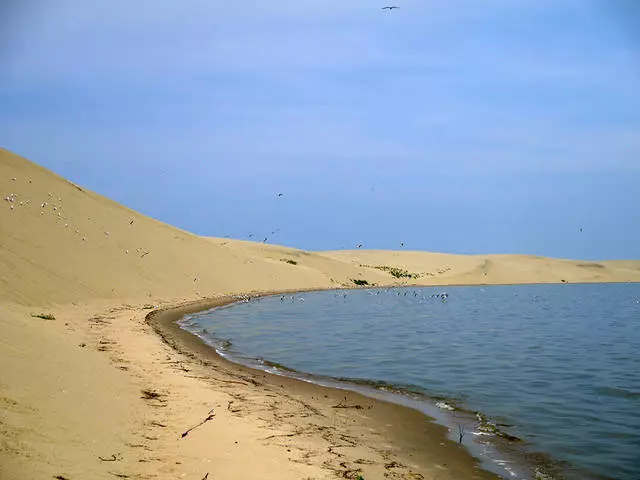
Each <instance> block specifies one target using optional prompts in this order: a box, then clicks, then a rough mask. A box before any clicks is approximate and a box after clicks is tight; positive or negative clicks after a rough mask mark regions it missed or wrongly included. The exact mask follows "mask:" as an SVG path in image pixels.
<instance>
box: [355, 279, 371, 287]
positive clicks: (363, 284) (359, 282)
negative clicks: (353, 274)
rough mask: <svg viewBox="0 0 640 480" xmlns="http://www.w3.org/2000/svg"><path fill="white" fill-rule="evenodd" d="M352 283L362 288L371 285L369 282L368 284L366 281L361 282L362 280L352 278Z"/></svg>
mask: <svg viewBox="0 0 640 480" xmlns="http://www.w3.org/2000/svg"><path fill="white" fill-rule="evenodd" d="M351 281H352V282H353V283H355V284H356V285H358V286H360V287H363V286H365V285H369V282H367V281H366V280H360V279H357V278H352V279H351Z"/></svg>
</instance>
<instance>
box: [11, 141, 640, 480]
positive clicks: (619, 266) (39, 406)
mask: <svg viewBox="0 0 640 480" xmlns="http://www.w3.org/2000/svg"><path fill="white" fill-rule="evenodd" d="M354 280H357V281H358V282H360V283H364V282H366V284H368V285H378V286H385V285H403V284H415V285H449V284H491V283H541V282H558V283H559V282H562V281H568V282H602V281H608V282H614V281H615V282H622V281H640V262H638V261H611V262H582V261H570V260H557V259H548V258H539V257H531V256H525V255H480V256H464V255H447V254H440V253H427V252H409V251H402V252H390V251H370V250H355V251H339V252H307V251H303V250H298V249H295V248H288V247H281V246H276V245H266V244H261V243H252V242H245V241H240V240H233V239H220V238H205V237H202V236H198V235H194V234H192V233H189V232H186V231H184V230H180V229H178V228H175V227H172V226H170V225H167V224H164V223H162V222H160V221H157V220H154V219H152V218H150V217H148V216H145V215H142V214H140V213H138V212H135V211H133V210H130V209H128V208H126V207H124V206H122V205H119V204H117V203H115V202H113V201H111V200H109V199H108V198H105V197H103V196H101V195H99V194H97V193H94V192H91V191H89V190H86V189H85V188H83V187H82V186H79V185H75V184H74V183H72V182H70V181H68V180H65V179H64V178H62V177H60V176H58V175H56V174H54V173H52V172H50V171H48V170H46V169H44V168H42V167H40V166H38V165H36V164H34V163H32V162H30V161H28V160H26V159H24V158H22V157H20V156H18V155H15V154H13V153H11V152H9V151H7V150H2V149H0V364H1V365H3V368H2V376H1V377H0V477H1V478H3V479H24V478H59V479H68V480H72V479H76V478H96V479H97V478H105V479H112V478H191V479H197V480H200V479H202V478H225V479H230V480H234V479H238V480H240V479H243V480H244V479H250V478H261V479H265V480H269V479H273V480H276V479H277V480H283V479H285V480H286V479H291V480H299V479H301V478H336V477H340V478H358V476H362V477H364V478H382V477H383V476H384V477H385V478H386V477H388V476H389V478H425V479H433V478H438V479H440V480H448V479H451V480H453V479H455V478H476V479H489V478H495V476H493V475H491V474H489V473H487V472H484V471H482V470H480V469H479V468H478V465H477V462H476V461H475V460H474V459H472V458H471V457H470V456H469V455H468V454H467V453H466V452H465V451H464V450H462V449H460V448H458V447H457V445H455V444H454V442H452V441H450V440H447V439H446V438H445V433H446V432H445V429H444V428H443V427H440V426H438V425H435V424H433V423H431V422H430V421H429V419H428V418H427V417H425V416H423V415H422V414H419V413H417V412H415V411H411V410H408V409H406V408H404V407H400V406H397V405H393V404H387V403H386V402H381V401H378V400H371V399H367V398H363V397H361V396H358V395H357V394H351V393H348V392H344V391H341V390H332V389H324V388H322V387H317V386H312V385H309V384H306V383H305V382H296V381H294V380H291V379H283V378H280V377H274V378H271V376H267V375H265V374H262V373H261V372H255V371H248V370H246V369H242V368H240V367H238V366H235V365H229V364H228V363H226V362H224V361H223V360H221V359H220V358H218V357H216V356H215V355H212V352H211V349H209V348H207V347H205V346H204V345H203V344H201V343H198V342H197V341H195V340H194V338H192V337H191V336H189V335H188V334H186V332H184V331H182V330H180V329H178V328H173V330H171V328H170V327H171V325H174V324H173V323H172V322H169V323H167V324H166V325H165V327H166V331H165V333H164V334H163V338H164V341H163V340H162V339H161V338H160V336H158V335H157V334H156V332H155V331H154V329H153V328H154V327H152V325H151V323H150V322H149V321H148V320H147V314H149V312H154V315H155V314H156V313H158V314H163V312H162V311H161V308H162V307H175V306H176V305H177V304H185V305H186V306H185V307H184V309H185V310H184V311H192V310H194V309H198V308H205V307H209V306H213V305H215V304H216V303H215V302H224V301H228V296H230V295H237V294H241V293H242V294H246V293H251V292H266V291H284V290H302V289H324V288H338V287H353V286H355V283H354ZM203 298H209V299H210V300H208V301H203V303H198V304H195V305H194V304H193V303H190V302H194V301H196V300H199V299H203ZM211 299H213V300H211ZM181 311H182V310H175V309H174V310H169V311H168V312H164V313H165V314H167V315H174V316H175V315H178V314H179V313H180V312H181ZM171 318H173V319H174V320H175V318H174V317H171ZM174 327H175V325H174ZM345 397H349V398H348V399H347V398H345ZM342 402H346V403H348V404H366V405H367V409H364V407H363V410H362V411H363V412H366V413H362V412H360V411H359V410H355V409H336V408H334V407H335V405H336V404H340V403H342ZM212 411H213V412H215V415H214V417H213V418H212V420H211V421H208V422H207V423H206V424H202V426H201V427H198V428H197V430H194V431H192V433H189V436H188V437H187V438H184V437H183V436H181V434H183V433H184V432H185V431H187V429H188V428H190V427H193V426H194V425H200V424H201V422H202V420H203V419H204V418H208V415H211V412H212Z"/></svg>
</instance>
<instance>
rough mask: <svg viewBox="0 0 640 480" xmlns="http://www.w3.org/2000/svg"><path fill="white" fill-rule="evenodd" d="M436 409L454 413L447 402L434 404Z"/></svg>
mask: <svg viewBox="0 0 640 480" xmlns="http://www.w3.org/2000/svg"><path fill="white" fill-rule="evenodd" d="M436 407H438V408H439V409H440V410H448V411H451V412H452V411H454V410H455V408H454V407H452V406H451V405H449V404H448V403H447V402H442V401H440V402H436Z"/></svg>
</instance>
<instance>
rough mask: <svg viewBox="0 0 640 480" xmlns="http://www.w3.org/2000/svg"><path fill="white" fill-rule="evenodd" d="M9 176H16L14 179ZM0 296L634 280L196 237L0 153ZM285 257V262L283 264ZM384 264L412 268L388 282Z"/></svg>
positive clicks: (571, 270)
mask: <svg viewBox="0 0 640 480" xmlns="http://www.w3.org/2000/svg"><path fill="white" fill-rule="evenodd" d="M14 179H15V180H14ZM0 195H1V197H2V199H3V200H2V203H1V204H0V301H10V302H17V303H20V304H23V305H42V304H47V303H58V304H65V303H70V302H74V301H78V300H89V299H96V298H102V299H110V298H112V299H116V298H118V299H122V298H127V299H144V298H150V299H154V298H155V299H160V298H174V297H183V296H189V295H191V296H194V297H197V296H206V295H212V294H223V293H237V292H247V291H254V290H256V291H257V290H281V289H296V288H336V287H341V286H353V282H352V279H362V280H366V281H367V282H368V283H369V284H377V285H391V284H398V283H412V284H419V285H443V284H466V283H469V284H484V283H486V284H491V283H538V282H561V281H562V280H565V281H569V282H603V281H607V282H612V281H640V267H639V265H640V262H633V261H627V262H599V263H594V262H580V261H569V260H557V259H547V258H540V257H531V256H525V255H482V256H464V255H448V254H438V253H428V252H405V251H402V252H391V251H371V250H355V251H341V252H317V253H315V252H306V251H303V250H297V249H294V248H287V247H280V246H274V245H266V244H261V243H254V242H245V241H240V240H233V239H213V238H204V237H201V236H198V235H194V234H192V233H189V232H186V231H184V230H180V229H178V228H175V227H172V226H170V225H167V224H165V223H162V222H160V221H157V220H154V219H152V218H150V217H147V216H145V215H142V214H140V213H137V212H135V211H133V210H130V209H128V208H126V207H124V206H122V205H119V204H117V203H115V202H113V201H111V200H109V199H108V198H105V197H103V196H101V195H99V194H96V193H94V192H91V191H88V190H86V189H84V188H82V187H80V186H78V185H75V184H73V183H72V182H70V181H67V180H65V179H64V178H62V177H60V176H58V175H56V174H54V173H52V172H50V171H48V170H46V169H44V168H42V167H39V166H37V165H35V164H34V163H32V162H30V161H28V160H26V159H24V158H22V157H19V156H17V155H14V154H12V153H11V152H8V151H7V150H0ZM294 262H295V263H294ZM384 266H386V267H392V268H400V269H404V270H407V271H408V272H412V273H416V274H417V277H415V278H406V277H404V278H403V277H400V278H396V277H394V276H393V275H392V274H390V273H389V271H385V270H381V269H379V268H373V267H384Z"/></svg>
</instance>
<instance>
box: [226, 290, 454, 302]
mask: <svg viewBox="0 0 640 480" xmlns="http://www.w3.org/2000/svg"><path fill="white" fill-rule="evenodd" d="M426 291H427V288H423V289H414V290H410V289H409V288H407V287H386V288H375V289H369V290H367V291H366V292H367V296H369V297H377V296H385V295H386V296H393V297H402V298H405V297H406V298H410V299H413V300H414V301H418V302H420V303H423V302H427V301H429V300H439V301H441V302H443V303H444V302H446V301H447V300H448V298H449V294H448V293H447V292H434V293H431V294H429V293H426ZM353 293H354V292H350V291H348V290H338V291H335V292H334V294H333V298H335V299H341V300H347V299H348V298H350V297H349V296H350V294H353ZM361 294H362V292H361V291H360V290H358V291H357V293H356V295H361ZM235 298H236V300H237V301H238V303H258V302H260V301H261V300H263V299H265V298H269V297H260V296H251V295H237V296H236V297H235ZM285 302H287V303H304V302H305V298H304V296H303V295H301V294H292V295H288V294H287V295H280V303H285Z"/></svg>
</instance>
